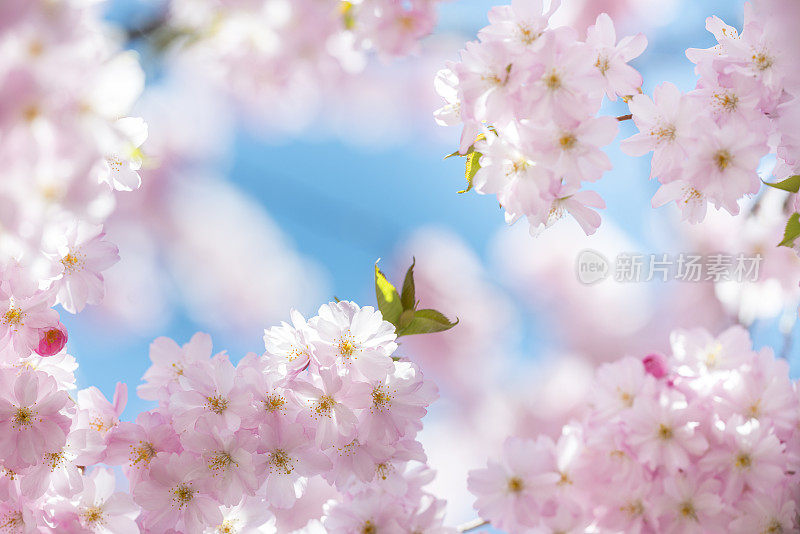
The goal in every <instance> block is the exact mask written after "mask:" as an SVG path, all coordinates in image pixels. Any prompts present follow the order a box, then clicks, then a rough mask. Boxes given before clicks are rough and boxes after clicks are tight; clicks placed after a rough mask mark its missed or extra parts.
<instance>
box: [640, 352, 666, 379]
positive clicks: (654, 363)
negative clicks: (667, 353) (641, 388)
mask: <svg viewBox="0 0 800 534" xmlns="http://www.w3.org/2000/svg"><path fill="white" fill-rule="evenodd" d="M642 363H643V364H644V369H645V371H647V372H648V373H649V374H651V375H653V376H654V377H656V378H663V377H665V376H666V374H667V370H668V368H667V359H666V358H664V357H663V356H662V355H661V354H656V353H653V354H648V355H647V356H645V357H644V359H643V360H642Z"/></svg>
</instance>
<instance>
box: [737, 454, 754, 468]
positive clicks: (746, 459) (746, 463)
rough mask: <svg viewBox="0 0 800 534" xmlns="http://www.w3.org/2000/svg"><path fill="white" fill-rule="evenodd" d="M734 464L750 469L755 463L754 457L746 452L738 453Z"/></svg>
mask: <svg viewBox="0 0 800 534" xmlns="http://www.w3.org/2000/svg"><path fill="white" fill-rule="evenodd" d="M734 465H736V467H738V468H739V469H749V468H750V466H751V465H753V459H752V458H750V455H749V454H747V453H746V452H740V453H739V454H737V455H736V461H735V462H734Z"/></svg>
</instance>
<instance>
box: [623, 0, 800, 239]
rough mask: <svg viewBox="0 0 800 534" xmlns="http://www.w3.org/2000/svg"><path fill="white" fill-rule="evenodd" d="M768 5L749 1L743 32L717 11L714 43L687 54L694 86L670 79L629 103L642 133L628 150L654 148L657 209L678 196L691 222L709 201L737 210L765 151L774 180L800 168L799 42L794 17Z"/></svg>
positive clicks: (756, 183)
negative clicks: (789, 35)
mask: <svg viewBox="0 0 800 534" xmlns="http://www.w3.org/2000/svg"><path fill="white" fill-rule="evenodd" d="M763 4H765V5H756V6H755V7H754V6H753V5H751V4H746V5H745V12H744V27H743V31H742V33H741V34H739V33H738V32H737V30H736V29H735V28H733V27H731V26H729V25H727V24H725V23H724V22H723V21H722V20H720V19H719V18H718V17H716V16H712V17H709V18H708V19H707V21H706V28H707V29H708V31H710V32H711V33H712V34H713V35H714V37H715V38H716V39H717V44H716V45H715V46H713V47H712V48H709V49H705V50H701V49H691V48H690V49H689V50H687V51H686V56H687V57H688V58H689V59H690V60H691V61H692V62H693V63H694V64H695V72H696V73H697V75H698V77H699V80H698V82H697V87H696V88H695V89H694V90H692V91H689V92H688V93H681V91H680V90H679V89H678V88H677V87H676V86H675V85H674V84H672V83H669V82H665V83H663V84H661V85H659V86H658V87H656V89H655V91H654V92H653V98H652V99H651V98H650V97H649V96H646V95H637V96H634V97H633V99H632V100H631V102H630V110H631V112H632V115H633V120H634V122H635V123H636V126H637V127H638V129H639V133H637V134H636V135H634V136H633V137H630V138H628V139H626V140H625V141H623V143H622V149H623V150H624V151H625V152H627V153H628V154H630V155H632V156H641V155H644V154H646V153H648V152H652V153H653V156H652V163H651V177H657V178H658V181H659V182H660V184H661V187H660V188H659V190H658V192H656V194H655V196H654V197H653V200H652V203H653V206H654V207H658V206H661V205H664V204H667V203H669V202H672V201H674V202H675V203H676V204H677V205H678V207H679V208H680V209H681V212H682V217H683V219H685V220H688V221H690V222H693V223H696V222H700V221H702V220H703V219H704V218H705V216H706V210H707V205H708V203H711V204H713V205H714V206H715V207H716V208H717V209H720V208H724V209H725V210H727V211H728V212H730V213H731V214H733V215H736V214H738V213H739V200H740V199H742V198H743V197H745V196H747V195H752V194H755V193H758V191H759V189H760V187H761V181H760V179H759V175H758V172H757V171H758V169H759V164H760V162H761V160H762V158H763V157H764V156H766V155H767V154H770V153H771V154H773V155H774V156H775V157H776V159H777V164H776V166H775V168H774V171H773V173H774V175H775V177H776V178H778V179H783V178H786V177H788V176H790V175H793V174H798V172H800V144H798V137H797V127H796V125H797V121H798V119H799V118H800V116H798V110H800V100H798V97H800V83H799V82H798V79H797V77H796V72H797V68H798V64H797V58H796V54H797V48H796V47H797V45H798V43H797V41H796V39H795V40H792V39H785V38H784V35H783V33H782V32H781V27H782V26H785V25H787V22H788V21H789V20H793V19H792V17H791V16H790V14H789V13H787V12H786V10H785V9H782V8H781V9H778V8H776V6H774V5H773V4H771V3H763Z"/></svg>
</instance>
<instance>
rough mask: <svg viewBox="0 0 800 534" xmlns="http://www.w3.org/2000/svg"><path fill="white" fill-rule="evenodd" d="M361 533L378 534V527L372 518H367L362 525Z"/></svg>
mask: <svg viewBox="0 0 800 534" xmlns="http://www.w3.org/2000/svg"><path fill="white" fill-rule="evenodd" d="M361 534H378V527H376V526H375V523H373V522H372V520H371V519H367V520H366V521H364V525H363V526H362V527H361Z"/></svg>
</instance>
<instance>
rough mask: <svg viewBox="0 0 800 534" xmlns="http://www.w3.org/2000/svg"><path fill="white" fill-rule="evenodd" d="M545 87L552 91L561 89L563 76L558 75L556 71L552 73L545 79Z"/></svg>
mask: <svg viewBox="0 0 800 534" xmlns="http://www.w3.org/2000/svg"><path fill="white" fill-rule="evenodd" d="M544 85H545V87H547V88H548V89H550V90H551V91H555V90H556V89H560V88H561V76H559V75H558V73H557V72H556V70H555V69H553V70H551V71H550V74H548V75H547V76H545V77H544Z"/></svg>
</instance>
